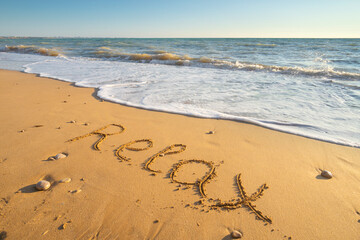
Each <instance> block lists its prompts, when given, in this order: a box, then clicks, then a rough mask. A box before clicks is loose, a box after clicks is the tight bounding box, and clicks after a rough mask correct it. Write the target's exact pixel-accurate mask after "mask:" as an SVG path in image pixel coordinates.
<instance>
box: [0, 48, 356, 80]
mask: <svg viewBox="0 0 360 240" xmlns="http://www.w3.org/2000/svg"><path fill="white" fill-rule="evenodd" d="M0 51H3V52H15V53H30V54H40V55H44V56H63V55H62V54H61V53H60V52H58V51H57V50H56V49H48V48H42V47H36V46H26V45H17V46H5V48H3V49H1V50H0ZM85 56H86V57H90V58H100V59H106V60H113V61H116V60H123V61H135V62H141V63H155V64H166V65H176V66H194V67H210V68H222V69H232V70H245V71H263V72H274V73H279V74H288V75H306V76H314V77H326V78H330V79H346V80H360V73H356V72H346V71H340V70H336V69H334V68H332V67H330V66H325V67H322V68H311V67H299V66H277V65H266V64H260V63H251V62H241V61H230V60H219V59H214V58H210V57H205V56H203V57H197V58H195V57H190V56H188V55H179V54H175V53H169V52H166V51H162V50H154V51H151V52H149V53H124V52H121V51H120V50H115V49H112V48H110V47H105V46H104V47H98V48H97V50H95V51H94V50H93V51H89V52H87V53H85ZM315 61H318V62H319V61H320V62H324V63H327V62H329V61H327V60H326V61H325V60H323V59H321V58H319V57H317V58H316V59H315Z"/></svg>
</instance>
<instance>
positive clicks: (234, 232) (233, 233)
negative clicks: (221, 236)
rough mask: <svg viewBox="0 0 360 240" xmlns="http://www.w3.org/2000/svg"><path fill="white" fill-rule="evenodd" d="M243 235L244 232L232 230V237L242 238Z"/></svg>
mask: <svg viewBox="0 0 360 240" xmlns="http://www.w3.org/2000/svg"><path fill="white" fill-rule="evenodd" d="M242 236H243V235H242V233H241V232H239V231H236V230H234V231H232V233H231V237H232V238H242Z"/></svg>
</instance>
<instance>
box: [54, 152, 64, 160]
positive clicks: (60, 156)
mask: <svg viewBox="0 0 360 240" xmlns="http://www.w3.org/2000/svg"><path fill="white" fill-rule="evenodd" d="M66 157H67V155H65V154H63V153H59V154H56V156H55V157H54V158H55V160H59V159H61V158H66Z"/></svg>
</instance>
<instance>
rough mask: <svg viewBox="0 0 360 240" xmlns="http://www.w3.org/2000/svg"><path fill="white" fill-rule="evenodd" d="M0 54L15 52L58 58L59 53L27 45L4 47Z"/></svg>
mask: <svg viewBox="0 0 360 240" xmlns="http://www.w3.org/2000/svg"><path fill="white" fill-rule="evenodd" d="M0 51H1V52H15V53H32V54H40V55H43V56H53V57H56V56H60V55H61V54H60V52H58V51H57V50H55V49H49V48H43V47H36V46H27V45H17V46H5V47H4V48H3V49H0Z"/></svg>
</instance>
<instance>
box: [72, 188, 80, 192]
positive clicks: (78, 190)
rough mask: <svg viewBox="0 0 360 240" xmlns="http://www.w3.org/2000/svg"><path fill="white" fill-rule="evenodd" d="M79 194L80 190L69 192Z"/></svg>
mask: <svg viewBox="0 0 360 240" xmlns="http://www.w3.org/2000/svg"><path fill="white" fill-rule="evenodd" d="M79 192H81V189H77V190H73V191H71V193H79Z"/></svg>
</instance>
